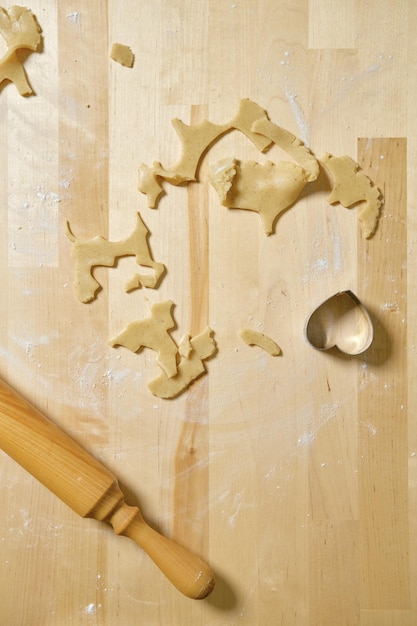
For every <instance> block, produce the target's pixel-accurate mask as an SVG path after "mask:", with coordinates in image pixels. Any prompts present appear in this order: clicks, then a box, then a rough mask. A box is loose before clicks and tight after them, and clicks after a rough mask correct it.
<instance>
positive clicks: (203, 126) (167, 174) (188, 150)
mask: <svg viewBox="0 0 417 626" xmlns="http://www.w3.org/2000/svg"><path fill="white" fill-rule="evenodd" d="M257 119H267V114H266V112H265V111H264V109H262V108H261V107H260V106H259V105H258V104H256V103H255V102H252V100H249V99H248V98H244V99H242V100H241V101H240V106H239V110H238V112H237V114H236V116H235V117H234V118H233V119H232V120H231V121H230V122H229V123H227V124H213V123H212V122H210V121H208V120H205V121H204V122H201V123H200V124H195V125H193V126H188V125H187V124H184V122H182V121H181V120H179V119H177V118H176V119H174V120H172V124H173V126H174V128H175V131H176V133H177V135H178V137H179V140H180V142H181V145H182V152H181V157H180V159H179V161H178V162H177V163H176V164H175V165H174V166H173V167H171V168H169V169H165V168H164V167H163V166H162V165H161V163H160V162H159V161H155V162H154V164H153V167H149V166H148V165H145V164H144V163H142V165H141V166H140V167H139V191H141V192H142V193H144V194H146V195H147V197H148V206H149V207H150V208H156V207H157V206H158V200H159V198H160V196H161V195H162V194H163V193H164V190H163V188H162V184H161V179H164V180H166V181H167V182H168V183H171V184H172V185H180V184H181V183H186V182H191V181H195V180H197V169H198V166H199V163H200V160H201V158H202V156H203V154H204V153H205V152H206V151H207V150H208V148H209V147H210V146H211V145H213V144H214V143H215V142H216V141H217V140H218V139H220V137H222V136H223V135H224V134H225V133H227V132H229V131H231V130H239V131H240V132H242V133H243V134H245V135H246V136H247V137H248V138H249V139H250V140H251V141H252V142H253V143H254V144H255V146H256V147H257V148H258V150H260V151H261V152H265V151H266V150H268V148H269V147H270V146H271V140H270V139H267V138H265V137H262V134H259V131H256V132H254V131H252V126H253V123H254V122H255V120H257Z"/></svg>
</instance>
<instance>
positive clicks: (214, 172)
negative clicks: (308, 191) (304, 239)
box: [209, 158, 308, 235]
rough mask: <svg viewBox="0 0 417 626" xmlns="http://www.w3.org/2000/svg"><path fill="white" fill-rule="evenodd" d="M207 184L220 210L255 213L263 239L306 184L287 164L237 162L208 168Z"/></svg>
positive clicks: (299, 172)
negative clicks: (262, 231)
mask: <svg viewBox="0 0 417 626" xmlns="http://www.w3.org/2000/svg"><path fill="white" fill-rule="evenodd" d="M209 178H210V182H211V184H212V185H213V187H214V188H215V190H216V191H217V193H218V195H219V198H220V202H221V204H222V205H223V206H226V207H229V208H233V209H248V210H250V211H257V212H258V213H259V215H260V218H261V221H262V226H263V229H264V231H265V234H266V235H270V234H271V233H272V231H273V227H274V222H275V220H276V218H277V217H278V215H279V214H280V213H282V211H285V209H287V208H288V207H290V206H291V205H292V204H293V203H294V202H295V201H296V200H297V198H298V196H299V194H300V192H301V190H302V189H303V188H304V186H305V185H306V184H307V182H308V175H307V173H306V171H305V170H304V169H303V168H302V167H300V166H299V165H296V164H295V163H290V162H288V161H280V162H279V163H277V164H274V163H271V162H270V161H267V162H266V163H264V164H263V165H261V164H260V163H256V162H255V161H244V162H240V161H238V160H237V159H233V158H226V159H222V160H220V161H218V162H217V163H215V164H214V165H211V166H210V168H209Z"/></svg>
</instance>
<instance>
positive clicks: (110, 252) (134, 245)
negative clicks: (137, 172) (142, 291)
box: [67, 213, 165, 303]
mask: <svg viewBox="0 0 417 626" xmlns="http://www.w3.org/2000/svg"><path fill="white" fill-rule="evenodd" d="M148 235H149V231H148V229H147V227H146V226H145V224H144V222H143V221H142V218H141V216H140V213H138V214H137V217H136V226H135V229H134V231H133V233H132V234H131V235H130V236H129V237H127V238H126V239H123V240H122V241H116V242H111V241H107V239H105V238H104V237H102V236H101V235H97V236H96V237H93V238H92V239H87V240H80V239H77V237H75V235H73V233H72V231H71V228H70V225H69V222H67V236H68V238H69V239H70V240H71V241H72V243H73V247H72V254H73V257H74V259H75V279H74V287H75V292H76V294H77V297H78V299H79V300H80V301H81V302H84V303H87V302H91V300H94V298H95V297H96V293H97V291H98V289H99V288H100V283H99V282H98V281H97V280H96V279H95V278H94V276H93V275H92V269H93V267H96V266H98V265H103V266H105V267H113V266H114V264H115V261H116V259H117V258H119V257H122V256H134V257H135V258H136V263H137V264H138V265H142V266H144V267H149V268H151V269H152V270H153V274H135V275H134V276H133V278H131V279H130V280H129V282H128V283H127V285H126V287H125V289H126V291H132V290H133V289H138V288H139V287H141V286H142V285H143V286H145V287H149V288H151V289H156V287H157V286H158V284H159V281H160V279H161V277H162V275H163V273H164V272H165V266H164V265H163V264H162V263H157V262H156V261H154V260H153V258H152V256H151V253H150V250H149V246H148Z"/></svg>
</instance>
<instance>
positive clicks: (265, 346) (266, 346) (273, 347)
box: [239, 328, 281, 356]
mask: <svg viewBox="0 0 417 626" xmlns="http://www.w3.org/2000/svg"><path fill="white" fill-rule="evenodd" d="M239 337H240V338H241V339H242V341H244V342H245V343H246V344H247V345H248V346H258V347H259V348H262V350H265V351H266V352H269V354H271V355H272V356H279V355H280V354H281V348H280V347H279V345H278V344H277V343H275V341H274V340H273V339H271V338H270V337H268V336H267V335H264V334H263V333H260V332H259V331H257V330H252V329H251V328H241V329H240V330H239Z"/></svg>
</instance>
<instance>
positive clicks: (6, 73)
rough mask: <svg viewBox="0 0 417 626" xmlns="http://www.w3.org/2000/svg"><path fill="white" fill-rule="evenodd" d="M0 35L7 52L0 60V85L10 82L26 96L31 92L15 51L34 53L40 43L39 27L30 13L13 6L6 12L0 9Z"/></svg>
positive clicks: (27, 10)
mask: <svg viewBox="0 0 417 626" xmlns="http://www.w3.org/2000/svg"><path fill="white" fill-rule="evenodd" d="M0 33H1V35H2V36H3V39H4V40H5V42H6V45H7V52H6V53H5V54H4V56H3V57H2V58H1V59H0V84H1V83H2V82H3V81H4V80H10V81H11V82H13V83H14V84H15V85H16V88H17V90H18V91H19V93H20V95H21V96H28V95H30V94H31V93H33V91H32V88H31V86H30V85H29V83H28V80H27V77H26V74H25V70H24V68H23V64H22V62H21V61H20V60H19V59H18V57H17V54H16V50H18V49H19V48H25V49H26V50H33V51H34V52H36V50H38V48H39V44H40V42H41V34H40V33H41V29H40V26H39V24H38V22H37V21H36V18H35V16H34V15H33V13H32V11H30V10H29V9H26V8H25V7H20V6H13V7H11V8H10V9H9V10H8V11H6V9H3V8H1V7H0Z"/></svg>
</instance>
